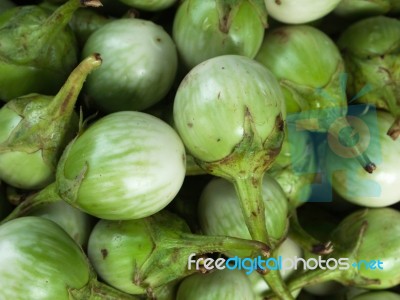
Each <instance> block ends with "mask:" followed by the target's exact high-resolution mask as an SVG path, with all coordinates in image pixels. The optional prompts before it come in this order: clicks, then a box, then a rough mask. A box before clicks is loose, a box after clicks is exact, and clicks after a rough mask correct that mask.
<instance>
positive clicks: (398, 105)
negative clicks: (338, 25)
mask: <svg viewBox="0 0 400 300" xmlns="http://www.w3.org/2000/svg"><path fill="white" fill-rule="evenodd" d="M338 45H339V47H340V49H341V51H342V52H343V57H344V59H345V63H346V66H347V69H348V71H349V73H350V80H349V82H348V93H349V95H350V97H352V98H353V99H354V100H357V101H358V102H362V103H367V104H373V105H375V106H377V107H378V108H381V109H385V110H388V111H389V112H390V113H391V114H392V115H393V116H394V117H395V118H396V120H395V122H394V123H393V124H392V126H391V127H390V128H388V135H389V136H391V137H392V139H393V140H395V139H396V138H397V137H398V136H399V135H400V96H399V95H400V21H399V20H396V19H394V18H388V17H383V16H380V17H372V18H368V19H364V20H361V21H359V22H357V23H355V24H354V25H352V26H350V27H349V28H348V29H347V30H346V31H345V32H344V33H343V34H342V36H341V37H340V39H339V41H338Z"/></svg>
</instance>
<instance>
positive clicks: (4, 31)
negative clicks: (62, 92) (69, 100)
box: [0, 0, 101, 101]
mask: <svg viewBox="0 0 400 300" xmlns="http://www.w3.org/2000/svg"><path fill="white" fill-rule="evenodd" d="M82 6H84V7H86V6H88V7H89V6H92V7H97V6H101V3H100V1H98V0H82V1H81V0H70V1H68V2H66V3H65V4H63V5H62V6H60V7H59V8H58V9H57V10H55V11H54V12H53V13H52V14H51V15H49V12H48V10H47V9H44V8H41V7H39V6H33V5H32V6H19V7H15V8H13V9H10V10H7V11H6V12H5V13H3V14H1V15H0V29H1V30H0V39H1V41H2V43H1V44H0V70H1V71H2V72H1V73H2V74H7V76H4V78H3V77H1V80H0V82H1V84H0V91H1V92H0V99H2V100H6V101H9V100H10V99H13V98H16V97H19V96H22V95H26V94H28V93H32V92H37V93H46V94H53V93H55V92H56V91H57V90H58V89H59V88H60V86H61V85H62V84H63V82H64V81H65V79H66V78H67V77H68V74H69V73H70V72H71V70H72V69H73V68H74V67H75V66H76V63H77V57H78V56H77V47H76V39H75V36H74V35H73V33H72V31H71V29H70V28H69V27H68V22H69V21H70V20H71V18H72V15H73V13H74V12H75V11H76V10H77V9H78V8H79V7H82ZM49 82H51V83H52V84H49Z"/></svg>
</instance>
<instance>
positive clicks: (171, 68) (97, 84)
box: [82, 19, 178, 113]
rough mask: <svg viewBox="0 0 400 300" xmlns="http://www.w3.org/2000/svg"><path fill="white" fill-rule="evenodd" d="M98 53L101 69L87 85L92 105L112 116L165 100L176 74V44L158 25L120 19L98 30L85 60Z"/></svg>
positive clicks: (88, 45) (142, 108)
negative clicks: (89, 55)
mask: <svg viewBox="0 0 400 300" xmlns="http://www.w3.org/2000/svg"><path fill="white" fill-rule="evenodd" d="M93 52H98V53H101V56H102V57H103V60H104V64H103V66H102V68H101V69H99V70H97V71H96V72H93V74H91V76H89V77H88V80H87V82H86V84H85V88H86V92H87V94H88V95H89V96H90V99H91V100H92V102H93V103H94V104H95V105H97V106H98V107H99V108H100V109H101V110H103V111H105V112H107V113H110V112H117V111H124V110H144V109H146V108H148V107H150V106H152V105H153V104H155V103H157V102H159V101H160V100H162V99H163V98H164V97H165V96H166V94H167V92H168V91H169V90H170V88H171V87H172V83H173V82H174V79H175V74H176V70H177V66H178V63H177V53H176V48H175V44H174V42H173V41H172V38H171V37H170V36H169V35H168V33H167V32H166V31H165V30H164V29H163V28H162V27H161V26H159V25H157V24H155V23H153V22H151V21H146V20H141V19H118V20H114V21H112V22H109V23H108V24H106V25H104V26H102V27H101V28H99V29H98V30H96V31H95V32H94V33H93V34H92V35H90V37H89V39H88V40H87V41H86V43H85V45H84V48H83V50H82V53H83V56H86V55H88V54H90V53H93Z"/></svg>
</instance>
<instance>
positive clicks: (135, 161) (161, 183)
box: [57, 112, 185, 220]
mask: <svg viewBox="0 0 400 300" xmlns="http://www.w3.org/2000/svg"><path fill="white" fill-rule="evenodd" d="M85 168H87V169H86V170H85ZM82 172H83V173H82ZM80 174H81V175H83V174H84V178H83V179H82V182H79V180H76V179H75V178H76V177H77V176H79V175H80ZM184 175H185V150H184V147H183V144H182V142H181V140H180V138H179V137H178V135H177V134H176V133H175V131H174V130H173V129H172V128H171V127H170V126H169V125H167V124H166V123H164V122H163V121H161V120H160V119H157V118H156V117H153V116H150V115H147V114H144V113H140V112H119V113H113V114H110V115H108V116H106V117H104V118H102V119H100V120H98V121H97V122H95V123H94V124H93V125H92V126H91V127H89V129H87V130H86V131H85V132H84V133H83V134H82V135H81V136H79V137H78V138H77V139H76V140H74V141H73V142H72V143H71V144H70V145H69V146H68V147H67V149H66V151H65V152H64V154H63V158H62V159H61V163H60V164H59V167H58V171H57V183H58V187H59V189H60V190H61V193H62V194H63V196H64V199H65V200H66V201H67V202H69V203H70V204H72V205H73V206H76V207H78V208H80V209H82V210H84V211H85V212H87V213H89V214H92V215H95V216H97V217H101V218H106V219H116V220H122V219H136V218H141V217H145V216H148V215H151V214H153V213H155V212H157V211H159V210H160V209H162V208H164V207H165V206H166V205H167V204H168V203H169V202H170V201H172V199H173V198H174V197H175V195H176V193H177V192H178V191H179V189H180V187H181V185H182V182H183V179H184ZM74 180H76V181H74ZM74 182H75V184H76V186H75V187H71V186H68V184H70V183H72V184H73V183H74ZM71 189H72V190H73V191H72V190H71Z"/></svg>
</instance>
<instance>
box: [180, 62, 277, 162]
mask: <svg viewBox="0 0 400 300" xmlns="http://www.w3.org/2000/svg"><path fill="white" fill-rule="evenodd" d="M282 99H283V97H282V92H281V89H280V88H279V86H278V84H277V82H276V79H275V78H274V76H273V75H272V74H271V73H270V72H269V71H268V70H267V69H266V68H264V67H263V66H262V65H260V64H259V63H257V62H255V61H254V60H251V59H249V58H246V57H243V56H238V55H224V56H219V57H216V58H212V59H209V60H207V61H205V62H203V63H201V64H199V65H198V66H196V67H195V68H194V69H192V70H191V72H190V73H189V74H188V75H187V76H186V77H185V78H184V79H183V81H182V82H181V84H180V86H179V88H178V91H177V93H176V96H175V102H174V121H175V126H176V128H177V130H178V132H179V134H180V136H181V138H182V140H183V142H184V143H185V145H186V147H187V148H188V150H189V152H190V153H191V154H192V155H193V156H194V157H195V158H197V159H200V160H202V161H206V162H212V161H217V160H220V159H222V158H225V157H227V156H228V155H229V154H231V152H232V150H233V149H234V147H235V146H236V145H238V144H239V143H240V142H241V141H242V139H243V135H244V119H245V113H246V108H248V109H249V113H250V114H251V118H252V121H253V124H254V126H255V129H256V131H257V134H258V135H259V138H260V140H261V142H264V141H265V140H266V139H267V137H268V136H269V135H270V134H271V132H272V131H273V129H274V127H275V126H276V123H275V121H276V120H275V118H276V117H277V116H279V114H280V113H281V111H282V110H284V108H283V107H282V106H283V103H282Z"/></svg>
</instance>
